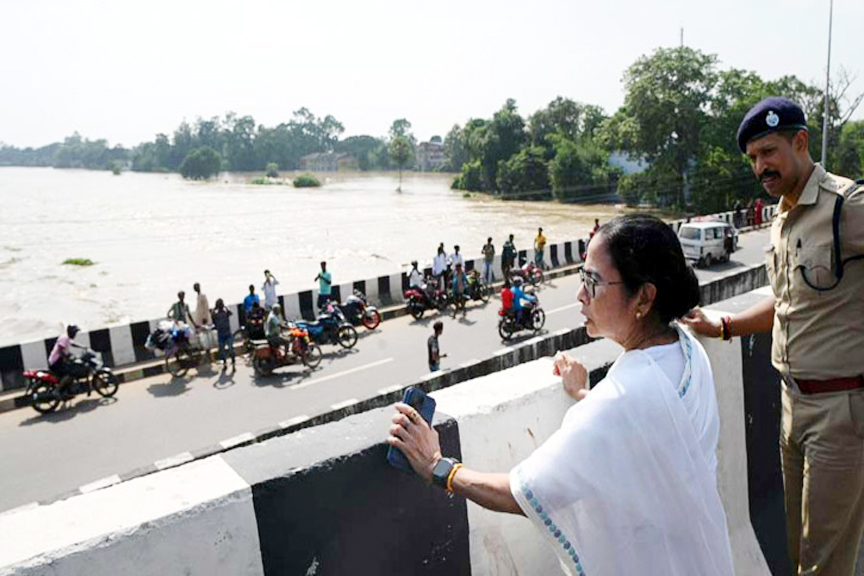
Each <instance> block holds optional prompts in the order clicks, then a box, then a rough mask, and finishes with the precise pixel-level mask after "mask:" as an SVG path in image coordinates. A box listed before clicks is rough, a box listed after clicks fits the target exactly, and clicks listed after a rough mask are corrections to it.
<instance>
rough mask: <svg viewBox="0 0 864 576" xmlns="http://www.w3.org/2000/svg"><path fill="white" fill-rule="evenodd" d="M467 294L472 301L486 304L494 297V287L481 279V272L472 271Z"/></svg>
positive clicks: (469, 275)
mask: <svg viewBox="0 0 864 576" xmlns="http://www.w3.org/2000/svg"><path fill="white" fill-rule="evenodd" d="M467 294H468V296H469V297H470V298H471V300H475V301H476V300H480V301H481V302H483V303H484V304H485V303H486V302H488V301H489V299H490V298H491V297H492V286H490V285H489V284H486V283H485V282H483V280H481V279H480V272H478V271H477V270H472V271H471V272H469V273H468V291H467Z"/></svg>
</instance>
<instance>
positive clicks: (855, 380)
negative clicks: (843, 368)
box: [795, 376, 864, 394]
mask: <svg viewBox="0 0 864 576" xmlns="http://www.w3.org/2000/svg"><path fill="white" fill-rule="evenodd" d="M795 383H796V384H798V389H799V390H801V393H802V394H819V393H820V392H842V391H843V390H855V389H856V388H864V376H849V377H847V378H831V379H830V380H798V379H795Z"/></svg>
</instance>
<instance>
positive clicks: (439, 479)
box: [432, 458, 459, 490]
mask: <svg viewBox="0 0 864 576" xmlns="http://www.w3.org/2000/svg"><path fill="white" fill-rule="evenodd" d="M456 464H459V461H458V460H456V459H455V458H441V459H440V460H438V463H437V464H435V467H434V468H433V469H432V482H433V483H434V484H435V485H436V486H440V487H441V488H444V489H445V490H446V489H447V479H448V478H449V477H450V472H451V471H452V470H453V466H455V465H456Z"/></svg>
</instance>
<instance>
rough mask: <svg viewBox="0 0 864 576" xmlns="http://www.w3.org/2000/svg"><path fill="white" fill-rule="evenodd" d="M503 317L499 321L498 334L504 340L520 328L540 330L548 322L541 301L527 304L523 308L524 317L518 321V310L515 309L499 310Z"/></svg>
mask: <svg viewBox="0 0 864 576" xmlns="http://www.w3.org/2000/svg"><path fill="white" fill-rule="evenodd" d="M498 315H499V316H501V319H500V320H499V321H498V335H499V336H501V339H502V340H509V339H510V338H512V337H513V334H515V333H516V332H519V331H520V330H531V331H534V332H539V331H540V330H541V329H542V328H543V325H544V324H545V323H546V313H545V312H543V308H542V307H541V306H540V304H539V303H537V304H532V305H529V306H525V307H524V308H523V309H522V318H521V320H520V321H519V322H518V323H517V322H516V311H515V310H513V309H510V310H507V311H505V310H504V309H503V308H501V309H500V310H498Z"/></svg>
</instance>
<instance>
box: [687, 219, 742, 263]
mask: <svg viewBox="0 0 864 576" xmlns="http://www.w3.org/2000/svg"><path fill="white" fill-rule="evenodd" d="M678 241H679V242H681V248H682V249H683V250H684V257H685V258H686V259H687V260H690V261H692V262H695V263H696V266H705V267H706V268H707V267H709V266H711V265H712V264H713V263H714V262H728V261H729V255H730V254H731V253H732V252H734V251H735V250H737V249H738V231H737V230H735V227H734V226H732V225H731V224H727V223H726V222H688V223H687V224H682V225H681V228H679V229H678Z"/></svg>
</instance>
